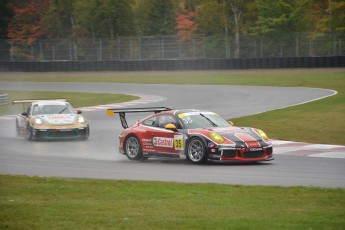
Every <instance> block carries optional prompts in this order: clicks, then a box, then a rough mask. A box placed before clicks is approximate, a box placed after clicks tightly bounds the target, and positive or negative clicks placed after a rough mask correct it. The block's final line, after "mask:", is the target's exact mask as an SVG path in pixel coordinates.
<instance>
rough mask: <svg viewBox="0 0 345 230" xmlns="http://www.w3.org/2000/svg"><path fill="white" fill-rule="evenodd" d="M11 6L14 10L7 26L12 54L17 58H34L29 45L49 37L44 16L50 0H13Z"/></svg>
mask: <svg viewBox="0 0 345 230" xmlns="http://www.w3.org/2000/svg"><path fill="white" fill-rule="evenodd" d="M10 7H11V9H12V10H13V12H14V16H13V18H12V19H11V20H10V22H9V25H8V28H7V37H8V38H9V39H8V42H9V43H10V44H11V49H10V52H11V56H12V58H14V59H16V60H23V59H24V60H27V59H33V57H32V55H31V53H30V50H29V49H28V47H29V46H30V45H32V44H34V43H35V42H36V41H37V40H39V39H41V38H47V37H48V32H47V30H46V27H45V25H46V21H45V17H44V16H45V15H44V13H45V12H46V10H47V9H48V0H28V1H13V2H12V3H11V4H10Z"/></svg>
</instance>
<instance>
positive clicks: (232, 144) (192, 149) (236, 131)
mask: <svg viewBox="0 0 345 230" xmlns="http://www.w3.org/2000/svg"><path fill="white" fill-rule="evenodd" d="M140 112H153V113H154V114H153V115H151V116H148V117H146V118H144V119H142V120H140V121H138V122H136V123H135V124H134V125H132V126H131V127H128V124H127V121H126V113H140ZM116 113H118V114H119V116H120V120H121V124H122V126H123V128H124V131H123V132H122V133H121V134H120V135H119V140H120V145H119V151H120V153H122V154H124V155H126V156H127V157H128V158H129V159H130V160H137V161H138V160H145V159H148V158H151V157H156V158H157V157H163V158H182V159H185V158H187V159H188V160H189V161H191V162H193V163H196V164H200V163H203V162H205V161H207V160H212V161H242V162H255V161H269V160H273V159H274V158H273V154H272V153H273V151H272V144H271V143H270V142H269V140H268V138H267V136H266V134H265V133H264V132H263V131H262V130H260V129H255V128H247V127H236V126H233V125H232V124H231V122H230V123H229V122H228V121H226V120H224V119H223V118H221V117H220V116H218V115H217V114H216V113H213V112H209V111H201V110H194V109H186V110H172V109H169V108H165V107H150V108H129V109H108V110H107V115H108V116H114V114H116Z"/></svg>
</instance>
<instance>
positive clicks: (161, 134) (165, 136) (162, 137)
mask: <svg viewBox="0 0 345 230" xmlns="http://www.w3.org/2000/svg"><path fill="white" fill-rule="evenodd" d="M167 124H175V126H178V125H177V120H176V118H175V117H174V116H173V115H171V114H161V115H158V116H157V125H156V127H155V129H153V130H152V133H151V135H152V144H153V146H154V149H155V151H156V152H157V153H163V154H167V155H169V154H174V155H175V156H176V157H178V154H179V153H180V151H181V150H183V147H184V145H183V135H182V134H181V133H179V132H178V131H177V130H176V131H173V130H168V129H166V128H165V126H166V125H167Z"/></svg>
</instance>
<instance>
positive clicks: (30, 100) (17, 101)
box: [12, 98, 67, 111]
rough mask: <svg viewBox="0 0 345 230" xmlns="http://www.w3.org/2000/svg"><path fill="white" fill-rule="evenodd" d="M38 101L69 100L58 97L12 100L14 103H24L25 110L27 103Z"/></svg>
mask: <svg viewBox="0 0 345 230" xmlns="http://www.w3.org/2000/svg"><path fill="white" fill-rule="evenodd" d="M37 101H67V100H66V99H65V98H57V99H22V100H15V101H12V105H16V104H23V110H24V111H25V107H26V104H31V103H33V102H37Z"/></svg>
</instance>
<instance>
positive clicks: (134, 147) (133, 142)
mask: <svg viewBox="0 0 345 230" xmlns="http://www.w3.org/2000/svg"><path fill="white" fill-rule="evenodd" d="M125 153H126V155H127V157H128V159H130V160H135V161H140V160H141V159H142V158H143V151H142V148H141V144H140V142H139V140H138V138H137V137H136V136H129V137H128V138H127V139H126V141H125Z"/></svg>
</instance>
